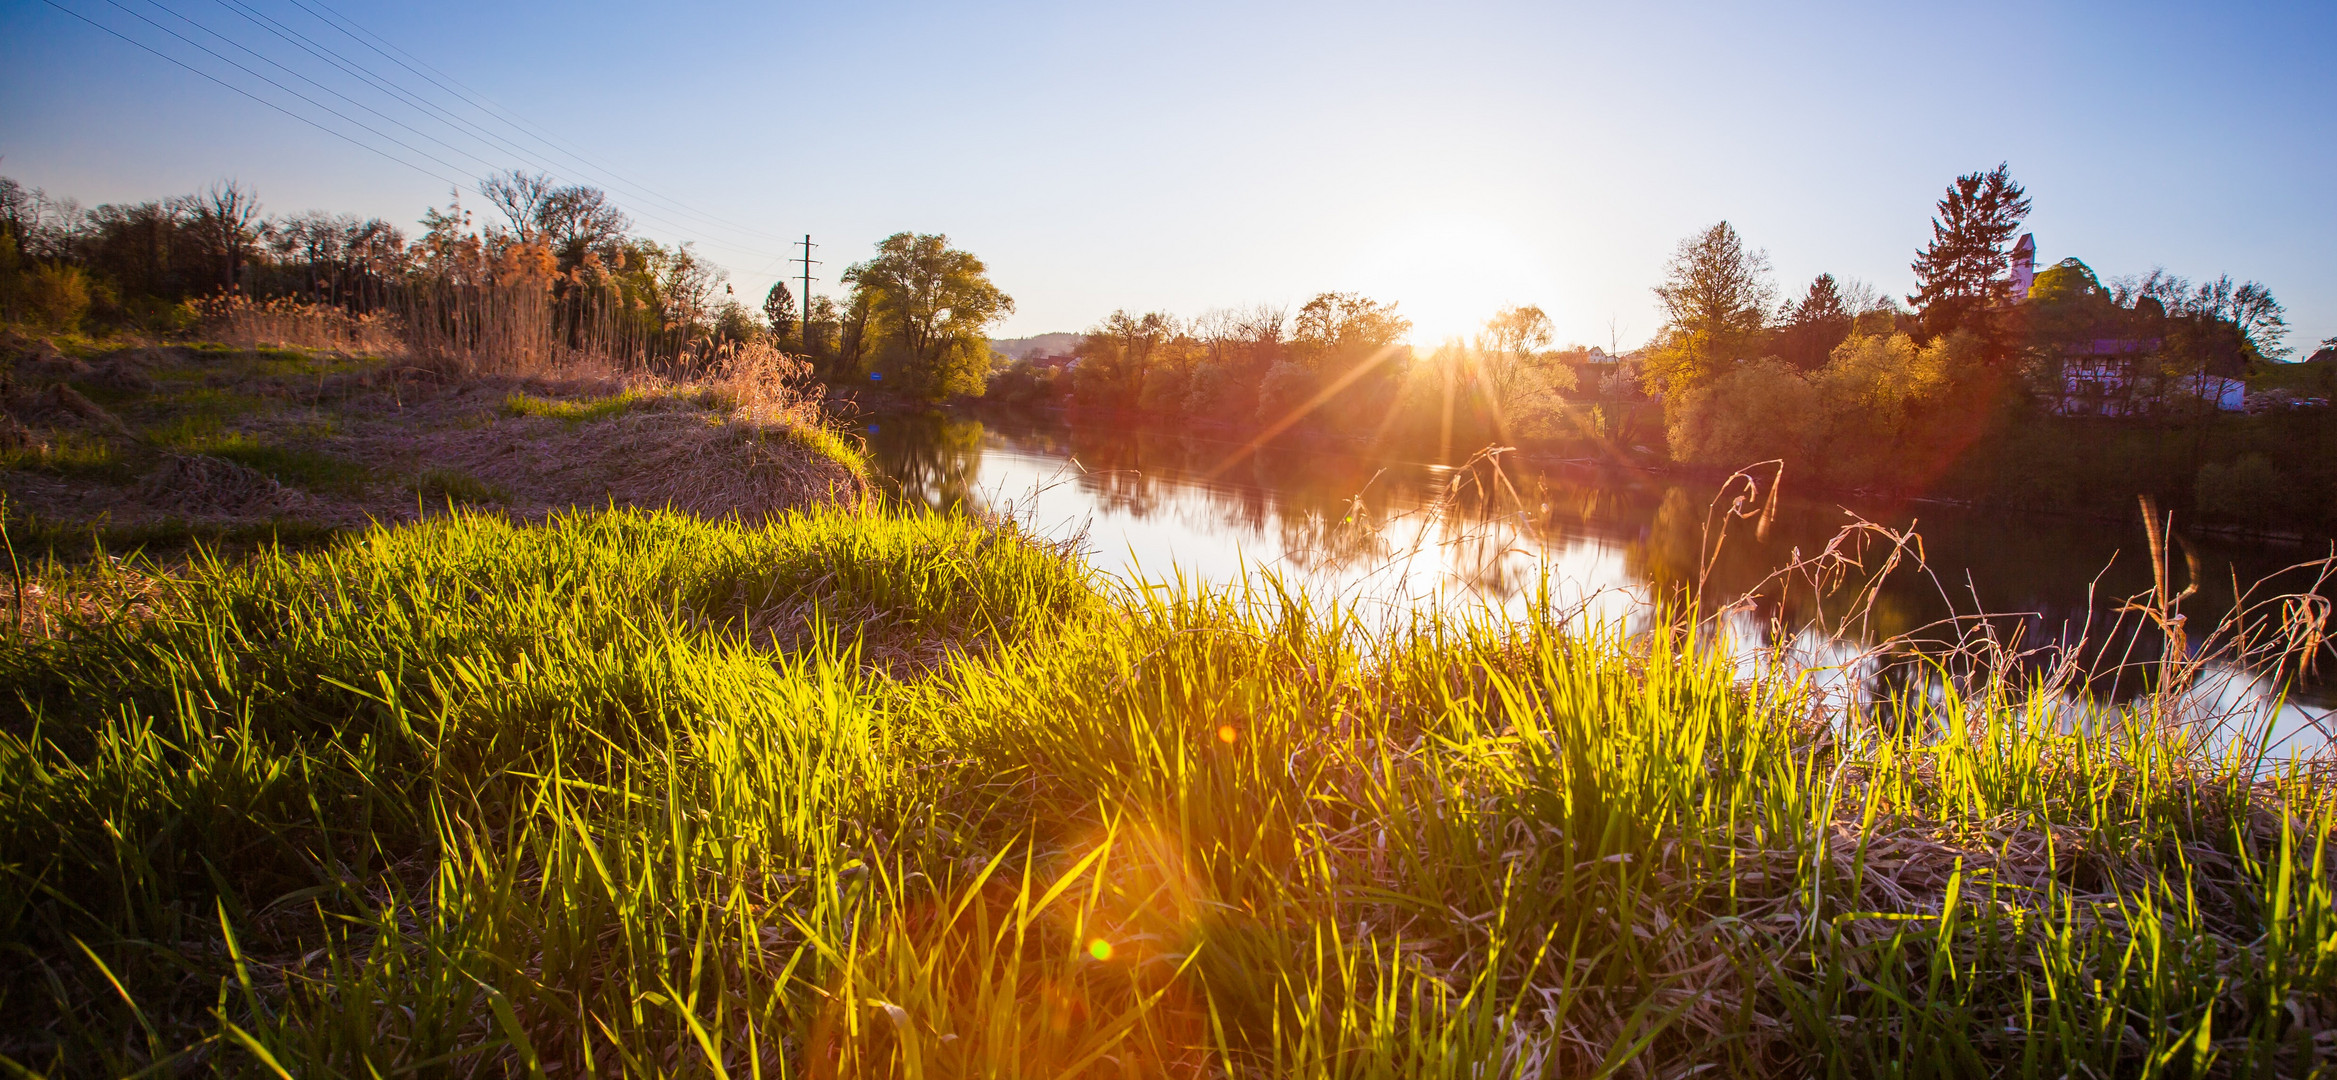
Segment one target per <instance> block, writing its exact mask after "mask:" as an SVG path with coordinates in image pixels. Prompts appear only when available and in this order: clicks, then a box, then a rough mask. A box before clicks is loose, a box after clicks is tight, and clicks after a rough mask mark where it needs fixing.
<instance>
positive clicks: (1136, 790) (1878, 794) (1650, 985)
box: [0, 508, 2337, 1076]
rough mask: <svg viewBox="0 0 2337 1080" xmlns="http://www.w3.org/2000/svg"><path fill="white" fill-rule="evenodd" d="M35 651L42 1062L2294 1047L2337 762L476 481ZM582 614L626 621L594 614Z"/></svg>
mask: <svg viewBox="0 0 2337 1080" xmlns="http://www.w3.org/2000/svg"><path fill="white" fill-rule="evenodd" d="M33 583H34V584H35V585H36V586H38V588H39V589H40V590H41V591H42V593H43V594H44V595H49V596H55V597H59V598H73V600H74V602H71V603H62V602H61V603H59V604H58V605H57V607H56V612H57V614H56V617H55V618H53V619H51V620H49V621H46V622H44V623H42V624H41V626H40V627H38V628H37V630H36V632H33V633H29V634H20V635H18V636H14V637H11V638H10V639H9V640H8V642H7V644H6V645H5V646H0V683H5V684H6V685H9V686H12V687H16V688H18V695H17V696H15V697H13V698H12V699H11V700H9V701H7V702H4V703H0V711H5V714H6V719H5V721H4V722H0V865H5V867H6V868H7V870H8V874H7V877H6V884H4V885H0V934H4V936H5V938H6V940H7V941H8V942H9V943H10V944H11V945H13V946H14V948H13V949H11V950H10V951H9V952H8V953H7V954H6V956H5V959H0V971H4V973H5V981H4V983H0V985H4V987H5V989H4V991H0V992H4V993H5V995H6V999H5V1000H6V1004H7V1007H8V1009H9V1011H10V1014H11V1015H12V1017H14V1018H15V1020H14V1022H13V1023H12V1024H11V1025H10V1030H9V1032H8V1033H6V1034H5V1035H0V1053H4V1054H6V1055H7V1057H8V1058H9V1059H10V1060H11V1061H12V1062H14V1063H16V1064H18V1065H20V1066H22V1067H24V1068H28V1069H33V1070H39V1071H42V1072H45V1073H49V1074H51V1075H97V1074H107V1075H121V1074H127V1073H132V1072H137V1071H140V1070H143V1069H149V1068H155V1067H158V1066H159V1067H160V1068H161V1069H162V1071H194V1070H200V1069H215V1070H219V1071H227V1072H244V1071H250V1072H261V1071H268V1072H280V1073H289V1074H292V1075H310V1074H319V1073H326V1072H334V1073H363V1072H368V1071H371V1072H377V1073H379V1074H381V1075H392V1074H396V1073H399V1072H405V1071H415V1070H422V1071H443V1072H447V1073H453V1074H461V1075H503V1074H510V1073H517V1072H530V1073H535V1072H540V1073H541V1074H543V1075H553V1074H559V1075H577V1074H599V1073H607V1072H619V1071H622V1072H628V1073H632V1072H652V1071H654V1072H689V1073H701V1072H702V1073H717V1072H726V1073H728V1074H732V1075H743V1074H750V1073H756V1072H758V1071H759V1073H760V1074H761V1075H815V1076H819V1075H827V1076H865V1075H903V1076H918V1075H937V1076H940V1075H975V1074H999V1073H1012V1074H1018V1075H1106V1074H1108V1075H1115V1076H1127V1075H1180V1076H1182V1075H1202V1074H1210V1075H1215V1074H1218V1073H1231V1074H1235V1075H1259V1076H1267V1075H1271V1076H1328V1075H1334V1074H1336V1075H1423V1074H1438V1073H1447V1072H1449V1073H1454V1074H1462V1075H1468V1074H1480V1073H1481V1074H1488V1075H1489V1074H1494V1073H1500V1074H1505V1075H1507V1074H1516V1075H1527V1076H1538V1075H1550V1076H1557V1075H1579V1074H1585V1073H1590V1072H1594V1071H1599V1070H1601V1069H1602V1068H1604V1069H1609V1070H1612V1071H1613V1072H1615V1073H1619V1074H1633V1073H1637V1074H1644V1075H1675V1074H1678V1073H1681V1072H1684V1071H1688V1070H1691V1069H1693V1068H1694V1067H1695V1066H1698V1065H1712V1066H1716V1067H1717V1068H1718V1071H1719V1072H1720V1073H1722V1074H1728V1075H1806V1074H1818V1073H1824V1074H1832V1075H1848V1076H1860V1075H1878V1074H1884V1073H1890V1074H1895V1075H1910V1076H1921V1075H1941V1076H1945V1075H1972V1074H1975V1073H1985V1072H1991V1071H1996V1072H2003V1073H2007V1074H2033V1075H2065V1074H2072V1073H2075V1072H2078V1071H2080V1070H2081V1069H2087V1070H2091V1071H2092V1072H2094V1073H2096V1074H2099V1075H2126V1074H2157V1073H2171V1072H2187V1073H2188V1074H2190V1075H2256V1074H2258V1073H2259V1072H2273V1073H2280V1074H2297V1073H2301V1072H2303V1071H2306V1070H2307V1069H2309V1068H2312V1067H2313V1066H2314V1064H2315V1063H2318V1062H2322V1061H2326V1060H2327V1059H2328V1056H2329V1055H2330V1054H2331V1053H2332V1052H2337V910H2333V909H2332V899H2333V893H2332V889H2333V885H2337V883H2333V882H2332V872H2333V868H2332V867H2331V866H2330V865H2329V863H2328V860H2327V858H2326V851H2327V846H2328V841H2329V838H2330V830H2331V828H2332V826H2333V825H2337V800H2333V799H2332V798H2331V795H2332V789H2331V788H2330V786H2329V784H2328V781H2327V779H2326V777H2327V774H2326V772H2325V770H2324V769H2323V767H2322V766H2320V765H2318V764H2298V765H2292V766H2287V767H2275V768H2270V769H2260V768H2259V767H2258V765H2257V763H2254V762H2251V761H2247V760H2244V759H2243V758H2241V757H2239V756H2235V755H2230V754H2223V755H2218V754H2216V753H2212V752H2210V751H2208V750H2207V749H2205V748H2204V747H2203V746H2202V745H2200V744H2197V743H2193V742H2187V741H2186V740H2185V739H2184V738H2182V737H2181V736H2180V734H2179V733H2178V732H2177V731H2176V730H2174V729H2171V728H2169V727H2166V726H2162V725H2157V724H2153V723H2150V722H2148V721H2149V719H2150V718H2149V717H2147V716H2136V715H2132V714H2128V715H2127V716H2125V717H2124V720H2125V722H2123V723H2116V724H2105V725H2101V726H2099V727H2097V728H2095V729H2093V730H2092V732H2091V733H2090V734H2082V735H2080V734H2072V733H2069V732H2067V731H2065V730H2062V729H2061V728H2060V727H2058V726H2057V725H2054V724H2053V723H2051V722H2050V721H2049V719H2048V718H2047V717H2046V716H2045V715H2043V714H2042V713H2041V712H2039V711H2038V710H2037V709H2036V708H2035V707H2034V706H2033V705H2024V704H2022V703H2021V699H2020V698H2019V697H2018V696H2017V695H2011V694H2003V695H1982V696H1981V697H1980V698H1979V699H1977V700H1974V701H1971V702H1968V703H1966V702H1958V701H1954V700H1949V701H1944V702H1941V701H1934V700H1932V699H1929V698H1923V697H1909V698H1908V699H1906V700H1905V701H1904V702H1903V703H1902V704H1901V705H1899V706H1897V707H1896V708H1894V709H1891V710H1887V711H1885V712H1883V713H1881V714H1879V715H1875V716H1868V717H1860V718H1853V717H1845V716H1840V715H1836V714H1832V713H1830V712H1829V711H1828V708H1827V705H1826V703H1825V702H1824V701H1823V700H1821V699H1819V698H1817V697H1815V696H1813V694H1812V692H1811V688H1810V687H1809V686H1808V685H1806V684H1803V683H1798V682H1784V683H1779V682H1770V683H1747V682H1745V681H1744V680H1743V673H1742V671H1741V669H1739V668H1738V667H1736V666H1735V665H1734V664H1733V662H1732V661H1731V660H1730V659H1729V658H1728V657H1726V656H1723V655H1720V654H1717V653H1713V652H1707V651H1704V650H1703V649H1702V648H1701V647H1700V646H1699V645H1698V644H1697V643H1696V642H1697V639H1696V638H1695V637H1693V636H1688V635H1681V634H1665V633H1657V634H1654V635H1652V636H1649V637H1645V638H1641V639H1635V640H1624V639H1621V638H1619V637H1614V636H1599V635H1588V636H1574V637H1563V636H1556V635H1553V634H1552V633H1550V632H1548V631H1547V630H1546V628H1544V627H1543V626H1540V625H1536V624H1503V623H1498V622H1485V621H1460V620H1453V619H1449V618H1447V619H1439V618H1436V617H1433V616H1423V617H1422V619H1421V620H1419V621H1418V622H1416V623H1414V624H1413V625H1412V626H1410V627H1409V628H1408V629H1407V630H1404V631H1402V632H1399V633H1394V634H1391V635H1389V636H1384V637H1371V636H1368V635H1365V636H1360V637H1359V636H1358V635H1357V634H1356V633H1355V628H1354V626H1353V625H1352V624H1350V623H1348V622H1347V621H1346V620H1345V619H1344V617H1343V615H1342V612H1341V611H1340V610H1338V609H1336V608H1326V607H1320V606H1310V605H1309V604H1308V603H1306V602H1304V601H1301V600H1297V599H1285V598H1270V597H1267V596H1263V595H1258V594H1252V595H1249V596H1247V597H1239V596H1229V595H1213V594H1204V593H1197V592H1192V591H1176V590H1155V591H1149V592H1145V593H1141V594H1131V593H1127V592H1124V591H1121V590H1120V589H1119V588H1118V587H1116V586H1114V585H1112V584H1110V583H1109V582H1107V581H1105V580H1103V579H1101V578H1100V577H1098V576H1097V575H1096V574H1094V573H1093V572H1092V571H1090V570H1089V569H1088V568H1087V567H1086V566H1085V565H1084V564H1082V563H1081V562H1080V561H1078V560H1077V559H1076V558H1075V557H1073V556H1071V555H1069V554H1067V553H1066V552H1064V551H1063V550H1061V549H1060V548H1058V547H1055V546H1053V545H1050V544H1047V543H1044V542H1041V541H1039V540H1037V539H1034V538H1033V537H1030V536H1028V535H1025V534H1023V533H1021V532H1019V531H1017V530H1016V529H1015V528H1014V527H1012V526H1011V525H1008V524H1004V523H995V522H992V523H986V522H983V521H979V520H972V519H967V518H962V517H938V516H926V515H901V514H894V513H887V512H878V511H873V510H868V509H841V508H823V509H811V510H806V511H802V512H797V513H790V514H785V515H782V516H780V517H778V518H777V519H775V520H774V521H772V522H771V523H769V524H766V525H761V526H748V525H741V524H737V523H708V522H705V521H702V520H698V519H694V518H690V517H685V516H681V515H674V514H666V513H655V512H645V511H637V510H617V511H602V512H589V513H573V514H571V513H561V514H555V515H552V516H551V517H550V518H548V519H547V520H544V521H542V522H540V523H524V522H515V521H512V520H510V519H508V518H507V517H505V516H502V515H495V514H485V513H476V512H470V511H459V512H456V513H453V514H449V515H442V516H439V517H436V518H433V519H432V520H429V521H424V522H420V523H416V524H409V525H400V526H394V527H378V528H373V529H368V530H366V531H363V532H361V533H358V534H355V535H352V536H349V537H346V538H344V539H342V540H340V541H338V542H335V543H332V544H330V545H328V546H326V547H324V548H323V549H321V550H318V551H314V552H310V553H305V554H290V553H284V552H280V551H268V552H262V553H260V554H259V555H257V556H255V557H254V558H252V559H250V560H248V561H246V562H244V563H242V564H240V565H234V566H225V565H217V564H203V565H200V566H197V567H195V568H192V569H189V570H183V571H179V572H177V573H175V574H165V573H163V572H162V571H160V570H158V569H156V568H153V567H146V568H140V567H139V566H137V565H135V564H133V565H131V566H129V567H127V568H117V567H116V566H115V565H114V564H112V563H110V562H107V561H104V560H100V561H97V562H93V563H87V564H82V565H80V566H78V567H52V568H50V569H48V570H45V571H43V572H42V573H41V574H40V575H38V576H36V578H35V580H34V582H33ZM584 597H589V598H591V599H590V602H581V601H580V598H584Z"/></svg>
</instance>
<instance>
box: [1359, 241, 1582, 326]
mask: <svg viewBox="0 0 2337 1080" xmlns="http://www.w3.org/2000/svg"><path fill="white" fill-rule="evenodd" d="M1552 254H1553V253H1552V252H1550V251H1548V250H1547V249H1546V246H1545V245H1543V244H1540V243H1537V242H1536V241H1535V240H1534V239H1533V238H1532V237H1529V236H1527V235H1526V234H1524V233H1523V232H1521V231H1519V230H1517V229H1514V228H1510V227H1506V226H1504V225H1503V224H1501V223H1500V222H1497V221H1495V220H1493V219H1491V218H1488V217H1485V216H1482V215H1477V214H1471V213H1466V212H1459V211H1443V212H1436V213H1427V214H1418V215H1412V216H1410V217H1407V218H1405V219H1403V220H1401V221H1400V222H1398V223H1396V224H1394V225H1391V226H1389V227H1388V228H1387V229H1386V230H1384V231H1383V232H1382V233H1381V234H1380V235H1379V236H1378V237H1377V238H1376V239H1375V240H1374V241H1373V242H1372V243H1371V244H1370V245H1369V246H1368V247H1367V248H1366V249H1365V250H1364V251H1362V252H1361V253H1359V255H1358V257H1357V259H1356V262H1355V264H1354V266H1353V267H1352V268H1351V269H1350V271H1349V274H1348V279H1349V280H1351V281H1354V282H1355V283H1356V284H1355V289H1356V291H1359V292H1362V293H1364V294H1365V295H1367V296H1370V297H1371V298H1372V299H1374V300H1393V301H1395V302H1396V304H1397V309H1398V310H1399V311H1400V312H1401V313H1402V314H1403V315H1404V317H1405V318H1408V319H1410V320H1412V333H1411V343H1412V345H1413V346H1414V347H1415V348H1419V349H1433V348H1435V347H1436V346H1437V345H1438V344H1440V343H1442V342H1444V341H1447V340H1451V339H1460V340H1467V339H1468V338H1469V337H1470V336H1471V335H1473V334H1475V333H1477V332H1478V330H1479V329H1481V328H1482V327H1483V326H1484V324H1485V320H1487V319H1488V318H1491V317H1492V315H1493V313H1494V312H1495V311H1498V310H1500V309H1501V308H1504V307H1507V306H1510V305H1513V304H1538V305H1540V306H1541V307H1542V309H1543V310H1544V311H1547V312H1549V313H1550V315H1551V317H1552V318H1553V319H1554V320H1556V319H1558V317H1559V314H1560V313H1559V310H1558V309H1559V307H1560V306H1562V305H1563V304H1564V303H1565V301H1566V297H1564V296H1563V295H1561V293H1560V287H1559V284H1558V278H1557V275H1556V274H1555V273H1554V272H1553V268H1552V266H1551V262H1552V258H1551V257H1552Z"/></svg>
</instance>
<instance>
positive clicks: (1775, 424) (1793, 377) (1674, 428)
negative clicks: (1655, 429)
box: [1668, 360, 1823, 469]
mask: <svg viewBox="0 0 2337 1080" xmlns="http://www.w3.org/2000/svg"><path fill="white" fill-rule="evenodd" d="M1822 416H1823V411H1822V409H1821V407H1820V402H1819V397H1818V390H1817V387H1815V386H1812V385H1810V382H1809V380H1807V379H1804V378H1802V377H1801V376H1800V374H1798V373H1796V372H1795V371H1794V370H1793V369H1792V368H1790V367H1787V366H1786V365H1785V363H1784V362H1783V361H1781V360H1756V361H1754V362H1752V363H1750V364H1746V365H1744V366H1743V367H1740V368H1738V369H1736V370H1735V371H1732V372H1729V373H1728V374H1726V375H1723V376H1721V377H1720V378H1719V379H1717V380H1715V381H1714V382H1713V383H1712V384H1711V385H1709V386H1704V387H1700V388H1698V389H1695V390H1691V391H1689V392H1688V394H1687V396H1686V397H1685V399H1684V400H1682V402H1681V403H1680V407H1679V409H1678V410H1677V411H1676V414H1675V415H1674V417H1673V418H1672V420H1671V423H1670V424H1669V425H1668V426H1669V432H1668V434H1669V436H1670V438H1671V446H1672V455H1673V456H1674V457H1676V458H1678V459H1679V460H1681V461H1684V462H1689V463H1693V464H1698V465H1711V466H1716V467H1719V468H1727V469H1736V468H1742V467H1744V466H1746V465H1750V464H1752V463H1754V462H1756V461H1767V460H1769V459H1771V458H1783V459H1785V460H1787V461H1788V462H1795V463H1798V462H1800V461H1802V460H1804V459H1805V458H1806V457H1807V451H1808V450H1809V449H1810V446H1809V443H1810V441H1811V436H1812V434H1813V433H1814V432H1815V430H1816V428H1817V426H1818V423H1819V421H1820V419H1821V417H1822Z"/></svg>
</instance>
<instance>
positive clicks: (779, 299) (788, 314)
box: [763, 281, 795, 342]
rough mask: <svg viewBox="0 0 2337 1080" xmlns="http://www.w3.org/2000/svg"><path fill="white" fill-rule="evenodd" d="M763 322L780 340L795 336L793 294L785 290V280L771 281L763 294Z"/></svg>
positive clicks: (787, 339) (790, 338)
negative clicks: (767, 290) (769, 286)
mask: <svg viewBox="0 0 2337 1080" xmlns="http://www.w3.org/2000/svg"><path fill="white" fill-rule="evenodd" d="M763 323H764V325H767V326H769V327H770V328H771V333H772V334H774V335H776V336H777V337H778V339H779V340H780V341H783V342H784V341H789V340H792V339H793V338H794V337H795V294H793V293H790V292H788V291H787V283H786V282H784V281H779V282H773V283H772V285H771V291H770V292H767V293H764V294H763Z"/></svg>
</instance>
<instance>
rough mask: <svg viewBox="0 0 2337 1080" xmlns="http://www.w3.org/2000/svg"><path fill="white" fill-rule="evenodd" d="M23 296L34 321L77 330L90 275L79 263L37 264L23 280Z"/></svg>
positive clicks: (85, 306) (84, 310)
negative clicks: (24, 285) (24, 286)
mask: <svg viewBox="0 0 2337 1080" xmlns="http://www.w3.org/2000/svg"><path fill="white" fill-rule="evenodd" d="M25 300H26V306H27V307H29V308H30V309H31V314H32V318H33V321H35V322H37V323H40V324H41V325H42V326H46V327H48V328H49V329H52V330H63V331H74V330H79V329H80V328H81V316H82V315H84V314H86V313H87V312H88V311H89V276H88V275H86V274H84V273H82V272H81V268H80V267H78V266H62V265H51V266H41V267H36V268H34V270H33V272H32V273H31V274H30V275H28V280H27V281H26V296H25Z"/></svg>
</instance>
